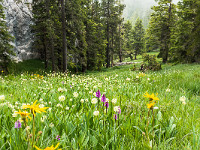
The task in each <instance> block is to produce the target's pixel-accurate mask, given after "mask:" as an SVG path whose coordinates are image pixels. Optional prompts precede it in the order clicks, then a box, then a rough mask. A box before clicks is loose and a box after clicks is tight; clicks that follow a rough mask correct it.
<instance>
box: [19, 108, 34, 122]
mask: <svg viewBox="0 0 200 150" xmlns="http://www.w3.org/2000/svg"><path fill="white" fill-rule="evenodd" d="M15 113H16V114H20V115H21V117H22V119H26V121H27V117H28V118H29V119H30V120H31V117H30V116H29V115H30V114H31V113H27V112H26V111H25V112H21V110H19V112H15Z"/></svg>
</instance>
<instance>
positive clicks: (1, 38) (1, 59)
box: [0, 0, 14, 73]
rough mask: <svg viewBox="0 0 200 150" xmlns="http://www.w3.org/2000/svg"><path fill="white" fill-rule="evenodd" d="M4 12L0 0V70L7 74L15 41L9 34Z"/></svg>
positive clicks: (0, 0)
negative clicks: (12, 43)
mask: <svg viewBox="0 0 200 150" xmlns="http://www.w3.org/2000/svg"><path fill="white" fill-rule="evenodd" d="M3 10H4V7H3V5H2V0H0V70H3V71H4V72H5V73H7V72H8V65H9V63H10V62H11V58H10V56H11V55H14V53H13V51H12V48H13V47H12V45H11V44H10V42H12V41H13V37H12V36H11V35H10V34H9V32H8V28H7V26H6V22H5V15H4V11H3Z"/></svg>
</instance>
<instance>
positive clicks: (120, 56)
mask: <svg viewBox="0 0 200 150" xmlns="http://www.w3.org/2000/svg"><path fill="white" fill-rule="evenodd" d="M119 62H122V47H121V26H119Z"/></svg>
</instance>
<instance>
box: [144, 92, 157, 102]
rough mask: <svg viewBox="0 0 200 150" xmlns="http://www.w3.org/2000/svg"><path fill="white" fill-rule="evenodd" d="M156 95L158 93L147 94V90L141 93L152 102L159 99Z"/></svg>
mask: <svg viewBox="0 0 200 150" xmlns="http://www.w3.org/2000/svg"><path fill="white" fill-rule="evenodd" d="M157 95H158V93H157V94H156V95H154V93H152V94H151V95H150V94H148V93H147V92H146V93H145V94H144V95H143V96H144V97H147V98H149V101H150V102H152V101H157V100H159V98H158V97H156V96H157Z"/></svg>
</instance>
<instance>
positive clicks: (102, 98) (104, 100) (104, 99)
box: [101, 94, 106, 103]
mask: <svg viewBox="0 0 200 150" xmlns="http://www.w3.org/2000/svg"><path fill="white" fill-rule="evenodd" d="M101 101H102V102H103V103H105V102H106V96H105V94H103V96H102V97H101Z"/></svg>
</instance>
